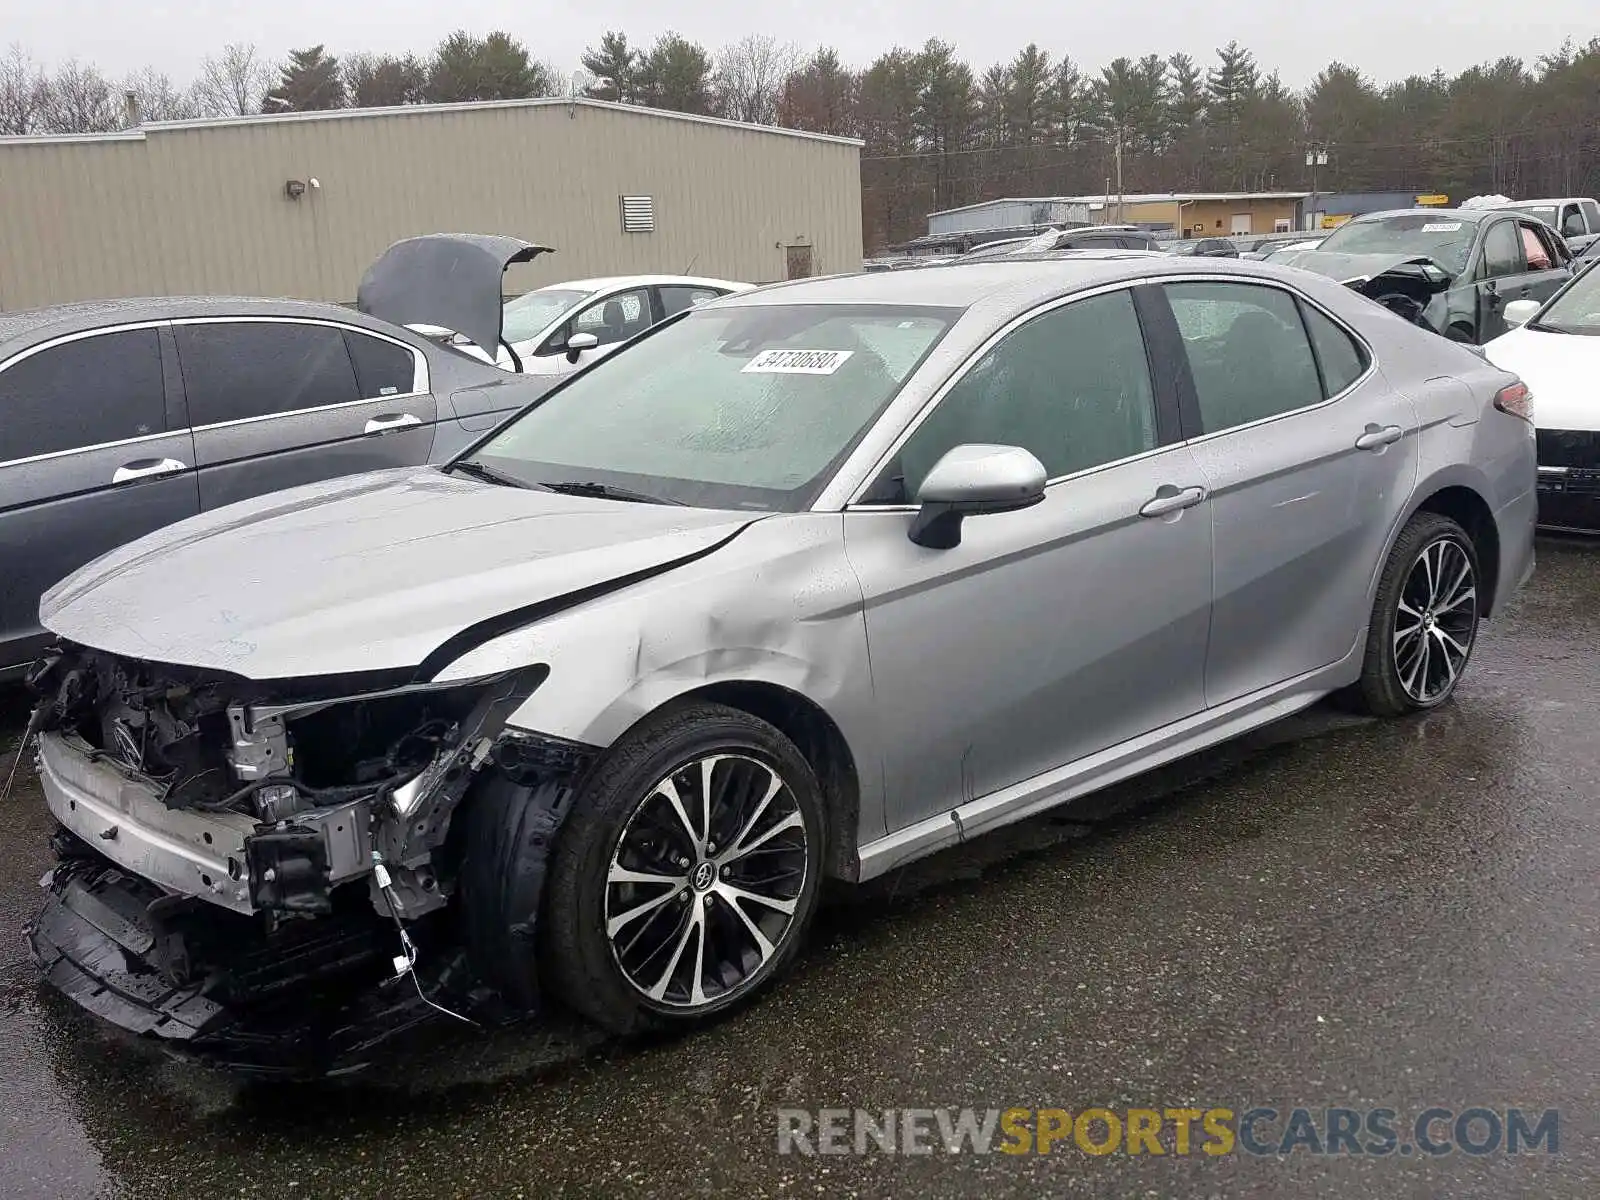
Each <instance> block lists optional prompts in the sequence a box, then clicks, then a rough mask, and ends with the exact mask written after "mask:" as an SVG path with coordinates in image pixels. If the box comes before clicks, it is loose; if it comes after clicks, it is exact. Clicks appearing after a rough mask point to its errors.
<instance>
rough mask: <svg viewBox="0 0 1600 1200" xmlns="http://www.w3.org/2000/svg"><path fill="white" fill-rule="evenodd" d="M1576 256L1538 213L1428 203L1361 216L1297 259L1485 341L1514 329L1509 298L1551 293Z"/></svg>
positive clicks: (1409, 314)
mask: <svg viewBox="0 0 1600 1200" xmlns="http://www.w3.org/2000/svg"><path fill="white" fill-rule="evenodd" d="M1571 263H1572V253H1571V251H1570V250H1569V249H1568V247H1567V245H1566V243H1565V242H1563V241H1562V239H1561V237H1560V235H1558V234H1557V233H1556V232H1555V231H1554V230H1553V229H1551V228H1550V227H1549V226H1547V225H1546V224H1544V222H1542V221H1540V220H1538V219H1537V218H1535V217H1533V216H1531V215H1528V214H1517V213H1513V212H1508V211H1505V210H1497V209H1467V208H1460V209H1433V208H1428V209H1415V210H1408V211H1400V212H1382V213H1372V214H1370V215H1367V216H1362V217H1356V218H1355V219H1353V220H1350V221H1347V222H1345V223H1344V224H1343V225H1341V226H1339V228H1337V229H1335V230H1334V231H1333V232H1332V233H1330V234H1329V235H1328V236H1327V237H1326V238H1325V239H1323V241H1322V242H1321V244H1320V245H1318V246H1317V247H1316V248H1315V249H1312V250H1308V251H1306V252H1304V253H1302V254H1298V255H1296V256H1295V258H1294V262H1293V265H1294V266H1296V267H1299V268H1300V269H1301V270H1305V271H1315V272H1316V273H1317V274H1319V275H1326V276H1328V277H1329V278H1332V279H1337V280H1338V281H1339V282H1340V283H1343V284H1345V285H1346V286H1348V287H1350V288H1353V289H1354V290H1356V291H1358V292H1360V293H1361V294H1362V295H1364V296H1366V297H1367V298H1368V299H1371V300H1374V301H1376V302H1377V303H1379V304H1381V305H1383V306H1384V307H1385V308H1387V309H1389V310H1390V311H1392V312H1394V313H1397V314H1399V315H1400V316H1402V317H1404V318H1405V319H1406V320H1408V321H1410V322H1412V323H1413V324H1415V325H1420V326H1422V327H1423V328H1424V329H1429V330H1432V331H1433V332H1434V333H1437V334H1441V335H1443V336H1444V337H1447V338H1450V339H1451V340H1452V341H1457V342H1465V343H1468V344H1469V345H1481V344H1482V343H1484V342H1487V341H1488V340H1489V339H1490V338H1494V337H1498V336H1499V335H1500V334H1502V333H1504V332H1505V331H1506V329H1507V327H1508V326H1507V324H1506V317H1505V306H1506V305H1507V304H1509V303H1511V302H1512V301H1515V300H1538V301H1541V302H1542V301H1544V300H1548V299H1549V298H1550V297H1551V296H1553V295H1554V294H1555V292H1556V290H1557V289H1558V288H1559V287H1561V285H1562V284H1563V283H1565V282H1566V281H1567V280H1568V279H1569V278H1570V277H1571Z"/></svg>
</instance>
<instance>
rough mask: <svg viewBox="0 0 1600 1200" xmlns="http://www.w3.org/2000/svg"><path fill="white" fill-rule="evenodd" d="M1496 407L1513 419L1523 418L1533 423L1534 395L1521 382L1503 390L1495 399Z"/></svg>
mask: <svg viewBox="0 0 1600 1200" xmlns="http://www.w3.org/2000/svg"><path fill="white" fill-rule="evenodd" d="M1494 406H1495V407H1496V408H1498V409H1499V410H1500V411H1501V412H1503V413H1510V414H1511V415H1512V416H1513V417H1521V418H1522V419H1523V420H1524V421H1528V422H1530V423H1531V422H1532V421H1533V393H1532V392H1530V391H1529V390H1528V385H1527V384H1525V383H1522V382H1520V381H1519V382H1517V383H1513V384H1512V385H1511V386H1510V387H1503V388H1501V389H1500V391H1499V393H1498V394H1497V395H1496V396H1495V398H1494Z"/></svg>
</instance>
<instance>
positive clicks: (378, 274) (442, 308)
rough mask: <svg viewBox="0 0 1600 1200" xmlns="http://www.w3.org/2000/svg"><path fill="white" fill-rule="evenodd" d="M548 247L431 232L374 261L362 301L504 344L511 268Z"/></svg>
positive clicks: (494, 345) (395, 317) (488, 345)
mask: <svg viewBox="0 0 1600 1200" xmlns="http://www.w3.org/2000/svg"><path fill="white" fill-rule="evenodd" d="M552 253H554V251H553V250H552V248H551V247H549V246H539V245H535V244H534V243H533V242H525V241H523V240H522V239H521V238H515V237H503V236H500V235H498V234H492V233H430V234H425V235H423V236H422V237H414V238H406V239H405V240H403V241H399V242H396V243H395V244H394V245H392V246H390V247H389V248H388V249H387V250H385V251H384V252H383V253H382V254H381V255H379V256H378V259H377V261H376V262H374V263H373V264H372V265H371V266H370V267H368V268H367V273H366V274H365V275H364V276H362V278H361V287H360V288H359V289H358V290H357V291H356V308H358V309H359V310H360V311H362V312H364V313H366V314H367V315H368V316H372V317H377V318H378V319H379V320H382V321H389V322H392V323H393V324H395V325H432V326H437V327H440V328H443V329H448V330H450V331H452V332H454V333H459V334H461V335H462V336H463V337H466V338H470V339H471V340H472V341H473V342H475V343H477V344H478V345H479V346H481V347H483V348H484V349H485V350H487V351H488V352H489V355H490V359H491V361H492V360H493V356H494V355H495V353H496V352H497V351H498V350H499V348H500V333H501V316H502V312H503V310H504V305H505V295H504V286H505V285H504V282H503V281H504V279H505V273H506V268H507V267H509V266H511V265H512V264H513V263H525V262H530V261H532V260H533V259H535V258H537V257H539V255H541V254H552Z"/></svg>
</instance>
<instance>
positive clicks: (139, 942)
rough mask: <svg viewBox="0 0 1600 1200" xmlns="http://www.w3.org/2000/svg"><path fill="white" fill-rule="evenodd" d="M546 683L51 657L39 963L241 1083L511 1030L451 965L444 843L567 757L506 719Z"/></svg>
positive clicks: (43, 691)
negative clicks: (249, 672)
mask: <svg viewBox="0 0 1600 1200" xmlns="http://www.w3.org/2000/svg"><path fill="white" fill-rule="evenodd" d="M547 675H548V669H547V668H546V667H544V666H532V667H529V668H526V669H522V670H518V671H514V672H506V673H503V674H499V675H495V676H493V677H490V678H482V679H474V680H470V681H465V682H460V681H457V682H452V683H449V684H437V683H430V682H420V683H419V682H413V681H410V680H407V679H395V678H392V677H391V678H362V679H352V678H350V677H330V678H324V679H320V680H298V681H282V682H277V683H265V682H259V681H252V680H247V679H244V678H240V677H237V676H230V675H227V674H225V673H222V672H218V671H208V670H200V669H195V668H182V667H172V666H165V665H161V664H157V663H151V662H144V661H138V660H133V659H129V658H127V657H123V656H117V655H111V654H107V653H103V652H101V651H97V650H93V649H88V648H85V647H81V646H77V645H64V646H62V647H60V648H58V649H57V650H55V651H53V652H52V653H51V654H49V655H47V656H46V657H45V658H44V659H42V660H41V661H40V662H39V663H38V664H37V665H36V666H35V668H34V670H33V671H32V673H31V675H30V680H29V682H30V684H31V685H32V687H33V688H34V690H35V692H36V693H37V695H38V704H37V707H36V709H35V711H34V715H33V718H32V721H31V723H30V727H29V732H30V734H31V735H32V737H33V738H34V739H35V747H36V750H35V754H36V764H37V767H38V772H39V777H40V782H41V785H42V787H43V790H44V795H45V799H46V803H47V804H48V806H49V808H50V811H51V813H52V814H53V816H54V817H55V819H56V821H57V822H58V824H59V829H58V831H57V833H56V835H55V839H54V841H55V849H56V851H57V855H58V862H57V865H56V866H55V867H54V868H53V869H52V870H51V871H50V872H49V873H47V875H46V876H45V878H44V880H43V881H42V882H43V885H44V888H45V890H46V901H45V904H44V907H43V910H42V911H41V913H40V914H39V917H38V919H37V920H36V921H35V922H34V923H33V924H32V925H31V926H30V929H29V939H30V942H31V945H32V950H33V954H34V956H35V958H36V960H37V961H38V963H39V964H40V966H41V967H42V968H43V970H44V972H45V974H46V976H47V978H48V979H49V981H50V982H51V983H52V984H54V985H55V986H56V987H57V988H58V989H59V990H60V991H61V992H62V993H64V994H65V995H67V996H68V997H70V998H71V999H72V1000H74V1001H75V1002H76V1003H77V1004H79V1005H80V1006H81V1007H83V1008H85V1009H87V1010H89V1011H90V1012H92V1013H95V1014H96V1015H98V1016H100V1017H102V1018H104V1019H106V1020H108V1021H110V1022H111V1023H112V1024H113V1025H116V1026H118V1027H120V1028H122V1029H124V1030H127V1031H129V1032H132V1033H136V1034H142V1035H147V1036H150V1037H152V1038H155V1039H160V1040H161V1041H162V1042H164V1043H165V1044H167V1045H168V1046H169V1047H171V1048H173V1049H178V1050H181V1051H184V1052H187V1053H190V1054H192V1055H194V1056H197V1057H200V1058H202V1059H205V1060H209V1061H214V1062H217V1063H221V1064H225V1065H228V1066H230V1067H233V1068H235V1069H240V1070H244V1071H249V1072H255V1073H262V1074H272V1075H288V1076H307V1075H325V1074H330V1073H342V1072H348V1071H350V1070H354V1069H358V1068H359V1067H360V1066H362V1065H364V1064H365V1062H366V1061H367V1055H368V1053H369V1052H370V1051H371V1050H372V1049H373V1048H374V1047H375V1046H377V1045H378V1044H379V1043H381V1042H384V1041H387V1040H388V1039H390V1038H392V1037H393V1036H394V1035H396V1034H398V1033H402V1032H405V1031H407V1030H409V1029H412V1028H415V1027H417V1026H419V1025H421V1024H423V1023H424V1022H427V1021H430V1020H431V1019H433V1018H434V1017H435V1016H437V1015H438V1013H439V1012H440V1011H441V1010H442V1011H447V1012H449V1013H451V1014H452V1015H465V1016H467V1017H468V1018H469V1019H473V1020H500V1019H504V1018H508V1017H511V1016H515V1015H519V1014H518V1013H516V1012H514V1011H512V1010H511V1009H510V1008H509V1007H508V1006H507V1005H506V1004H505V1003H504V1002H503V1001H502V1000H501V999H500V998H499V997H498V996H496V995H495V994H494V992H493V990H492V989H490V988H488V987H487V986H485V985H484V984H483V983H482V982H481V979H480V978H479V976H478V975H477V974H475V973H474V971H473V970H472V967H471V964H470V962H469V961H468V955H467V952H466V950H465V939H464V938H463V937H462V935H461V929H460V927H461V921H460V918H459V914H458V912H457V911H456V909H457V907H458V906H457V905H456V904H455V903H454V901H455V897H456V892H457V889H458V883H459V879H458V867H459V865H460V847H459V842H460V838H459V837H458V836H453V833H452V831H453V830H454V829H456V828H458V827H459V826H460V821H458V820H455V818H456V816H457V815H458V810H459V809H460V808H461V806H462V805H463V803H464V802H467V801H468V800H469V796H470V794H471V793H473V792H474V790H475V789H488V788H495V787H512V788H539V787H540V786H541V785H543V784H547V783H549V782H550V781H552V780H560V779H572V778H574V777H575V776H576V775H577V773H578V772H579V771H580V770H581V769H582V768H583V766H584V765H585V763H586V761H587V756H588V753H589V752H588V750H587V748H585V747H582V746H578V745H574V744H570V743H563V742H559V741H556V740H552V739H547V738H542V737H538V736H535V735H532V734H528V733H525V732H522V731H518V730H516V729H513V728H508V726H507V718H508V717H510V715H511V714H512V713H513V712H514V711H515V710H516V708H517V707H518V706H519V705H521V704H522V703H523V702H524V701H525V700H526V699H527V698H528V697H529V696H530V695H531V694H532V693H533V692H534V691H535V690H536V689H537V688H538V687H539V686H541V684H543V683H544V681H545V678H546V676H547ZM550 790H551V789H549V788H544V791H545V792H549V791H550ZM558 819H559V818H558V814H552V818H551V829H552V832H553V829H554V825H555V823H556V821H557V820H558Z"/></svg>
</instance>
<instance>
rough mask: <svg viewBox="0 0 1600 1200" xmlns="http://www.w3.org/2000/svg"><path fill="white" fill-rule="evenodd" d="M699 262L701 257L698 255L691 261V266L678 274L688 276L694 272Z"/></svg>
mask: <svg viewBox="0 0 1600 1200" xmlns="http://www.w3.org/2000/svg"><path fill="white" fill-rule="evenodd" d="M699 261H700V256H699V255H698V254H696V255H695V256H694V257H693V258H691V259H690V260H689V265H688V266H687V267H685V268H684V269H683V270H682V271H679V272H678V274H680V275H687V274H688V273H689V272H690V271H692V270H694V265H695V263H697V262H699Z"/></svg>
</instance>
